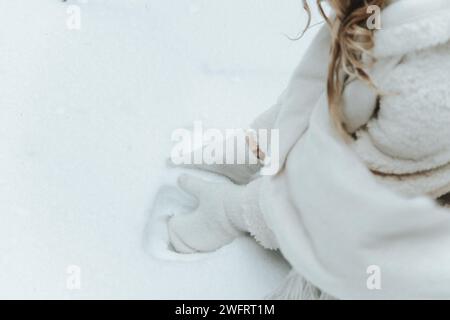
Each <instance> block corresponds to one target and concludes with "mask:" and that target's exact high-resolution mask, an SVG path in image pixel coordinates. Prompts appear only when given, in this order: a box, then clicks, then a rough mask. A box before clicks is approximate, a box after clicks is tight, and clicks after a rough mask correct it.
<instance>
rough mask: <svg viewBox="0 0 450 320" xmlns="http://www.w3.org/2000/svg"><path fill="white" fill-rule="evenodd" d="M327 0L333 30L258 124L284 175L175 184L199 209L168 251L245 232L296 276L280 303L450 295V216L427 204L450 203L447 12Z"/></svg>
mask: <svg viewBox="0 0 450 320" xmlns="http://www.w3.org/2000/svg"><path fill="white" fill-rule="evenodd" d="M327 2H328V4H329V5H330V6H331V8H332V10H333V14H332V16H331V17H327V16H326V15H325V13H324V10H322V9H321V12H322V14H323V16H324V18H325V19H326V21H327V26H324V27H323V28H322V30H321V31H320V32H319V34H318V35H317V37H316V38H315V40H314V41H313V43H312V45H311V47H310V48H309V50H308V52H307V53H306V55H305V57H304V58H303V60H302V62H301V63H300V65H299V66H298V68H297V69H296V71H295V73H294V75H293V77H292V79H291V82H290V84H289V86H288V88H287V89H286V90H285V92H284V93H283V94H282V96H281V97H280V99H279V101H278V103H277V104H276V105H275V106H274V107H272V108H271V109H270V110H268V111H267V112H265V113H264V114H263V115H261V116H260V117H259V118H257V119H256V120H255V122H254V123H253V126H252V127H253V128H255V129H260V128H264V129H278V130H279V133H280V139H279V151H280V152H279V160H280V164H282V165H281V167H280V170H279V171H278V173H277V174H276V175H273V176H263V177H256V178H255V176H256V175H257V172H258V169H259V166H257V165H248V166H246V165H235V166H218V165H214V166H208V165H205V166H200V167H201V168H202V169H205V170H209V171H214V172H216V173H220V174H222V175H225V176H227V177H229V178H230V180H231V181H230V182H228V183H214V184H212V183H211V182H206V181H203V180H200V179H197V178H194V177H191V176H186V175H183V176H181V177H180V179H179V185H180V187H181V188H182V189H184V190H185V191H187V192H189V193H191V194H193V195H194V196H196V197H197V198H198V200H199V206H198V208H197V209H196V210H195V212H193V213H192V214H190V215H176V216H174V217H173V218H172V219H171V220H170V221H169V225H168V229H169V235H170V240H171V243H172V245H173V247H174V248H175V249H176V250H177V251H179V252H182V253H193V252H208V251H213V250H216V249H218V248H220V247H222V246H224V245H226V244H228V243H230V242H231V241H233V240H234V239H235V238H236V237H239V236H241V235H242V234H245V233H250V234H252V235H253V236H254V237H255V238H256V240H257V241H258V242H259V243H260V244H261V245H263V246H264V247H266V248H269V249H280V250H281V252H282V253H283V255H284V256H285V258H286V259H287V260H288V261H289V262H290V263H291V265H292V267H293V271H292V272H291V273H290V275H289V276H288V278H287V279H286V281H285V283H284V284H283V285H282V286H280V288H279V289H278V290H277V291H276V292H275V293H274V295H273V296H272V298H297V299H306V298H313V299H320V298H321V299H326V298H331V297H336V298H340V299H348V298H449V297H450V272H449V271H448V270H449V267H450V255H449V254H448V253H447V252H448V248H449V247H450V215H448V211H447V210H446V209H444V208H443V207H439V206H438V205H437V204H436V203H435V202H434V201H431V200H430V199H432V200H436V199H444V198H445V195H446V194H448V193H450V140H449V138H450V2H449V1H448V0H391V1H388V0H367V1H360V0H328V1H327ZM317 4H318V5H319V7H320V8H322V7H321V1H317ZM305 6H306V8H309V7H308V5H307V3H305ZM369 6H377V7H370V8H369ZM374 8H375V9H376V8H380V9H381V10H382V14H381V27H382V28H381V29H380V30H372V29H370V28H368V19H369V17H370V14H371V13H373V12H376V11H373V10H374ZM368 12H369V13H368ZM264 152H267V153H268V154H270V150H264ZM258 156H259V154H255V157H258ZM371 270H375V271H373V272H372V271H371ZM368 273H369V274H368ZM378 273H379V274H378ZM377 275H378V276H379V278H376V277H375V278H371V276H377ZM381 276H382V277H381ZM380 277H381V278H380ZM306 279H307V280H306ZM380 279H383V282H382V283H381V280H380ZM319 288H320V289H319ZM405 288H407V289H406V290H405ZM377 289H378V290H377Z"/></svg>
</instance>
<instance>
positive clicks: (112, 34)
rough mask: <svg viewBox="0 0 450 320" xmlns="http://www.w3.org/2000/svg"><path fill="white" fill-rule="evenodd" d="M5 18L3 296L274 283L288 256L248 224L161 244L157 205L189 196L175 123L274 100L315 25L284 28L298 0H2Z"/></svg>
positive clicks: (265, 287) (196, 294)
mask: <svg viewBox="0 0 450 320" xmlns="http://www.w3.org/2000/svg"><path fill="white" fill-rule="evenodd" d="M70 5H76V6H78V7H79V8H80V10H81V11H80V12H81V30H69V29H68V28H67V26H66V21H67V19H68V17H69V13H68V12H67V9H68V6H70ZM0 21H1V23H2V28H0V146H1V151H0V298H2V299H4V298H7V299H12V298H23V299H48V298H58V299H259V298H263V297H264V296H265V295H266V294H267V293H269V292H270V290H272V289H273V288H274V287H276V286H277V284H278V283H279V282H280V281H281V280H282V279H283V277H284V276H285V275H286V274H287V272H288V269H289V267H288V265H287V264H286V263H285V262H284V261H283V259H282V258H281V257H280V256H279V255H277V254H274V253H271V252H268V251H266V250H263V249H262V248H260V247H259V246H258V245H257V244H256V243H255V242H254V241H253V240H252V239H250V238H243V239H239V240H238V241H235V242H234V243H232V244H231V245H228V246H226V247H225V248H223V249H221V250H219V251H217V252H214V253H211V254H204V255H201V256H197V257H196V258H195V259H194V258H193V259H185V257H178V255H173V254H172V256H170V258H169V255H166V257H167V259H165V256H164V252H163V251H164V249H163V248H162V246H160V247H158V245H157V244H155V243H153V244H150V245H149V243H148V241H150V240H151V239H153V240H151V241H154V239H156V241H157V240H158V232H157V231H155V230H156V229H155V226H156V225H152V224H155V223H156V222H155V221H152V220H149V219H150V216H151V214H152V212H154V211H155V210H156V211H171V212H172V213H173V211H176V210H177V208H178V205H179V203H177V201H176V200H174V201H171V200H170V196H171V195H173V194H174V193H172V194H171V193H170V192H172V191H173V190H176V189H174V188H175V187H174V181H175V178H176V176H177V175H178V174H179V172H180V171H179V170H174V169H169V168H167V167H166V165H165V161H166V158H167V157H168V156H169V154H170V149H171V147H172V142H171V140H170V138H171V133H172V131H173V130H174V129H176V128H180V127H185V126H192V124H193V121H194V120H202V121H203V123H204V124H205V125H207V126H208V127H216V128H222V129H223V128H237V127H246V126H247V124H248V123H249V122H250V120H251V119H252V118H253V117H254V116H255V115H257V114H258V113H260V112H262V111H263V110H265V109H266V108H268V107H269V106H270V105H271V104H272V103H273V102H275V100H276V98H277V96H278V94H279V93H280V92H281V91H282V89H283V87H284V86H285V85H286V84H287V81H288V79H289V76H290V74H291V72H292V70H293V69H294V67H295V66H296V64H297V63H298V61H299V59H300V58H301V55H302V53H303V52H304V50H305V49H306V47H307V45H308V43H309V41H310V39H311V37H312V36H313V35H314V33H315V31H316V30H315V29H316V28H315V29H312V30H311V31H310V32H308V34H307V35H306V36H305V38H303V39H302V40H300V41H296V42H293V41H290V40H288V39H287V38H286V37H285V35H284V34H288V35H290V36H295V35H296V34H297V32H298V31H299V30H301V28H302V27H303V24H304V23H305V22H306V17H305V15H304V13H303V12H302V8H301V1H299V0H284V1H273V0H245V1H242V0H226V1H222V0H165V1H162V0H121V1H120V0H103V1H102V0H84V1H82V0H79V1H76V0H72V1H68V2H61V1H59V0H14V1H11V0H0ZM161 188H162V189H161ZM161 190H163V193H164V190H166V191H167V190H169V193H168V194H169V198H168V199H169V200H167V199H166V201H165V202H164V201H162V204H161V203H159V204H156V205H155V204H154V200H155V195H156V194H157V193H158V192H159V193H160V194H161ZM170 190H172V191H170ZM180 210H181V209H180ZM159 213H160V212H158V214H159ZM160 231H161V230H160ZM149 232H150V233H149ZM149 239H150V240H149ZM154 247H156V249H155V248H154ZM152 248H153V249H152ZM152 250H153V254H151V253H152ZM158 250H160V251H158ZM178 258H180V259H178ZM71 265H75V266H78V267H79V268H80V270H81V288H80V289H78V290H71V289H70V287H67V280H68V278H69V277H70V274H69V273H68V267H69V266H71Z"/></svg>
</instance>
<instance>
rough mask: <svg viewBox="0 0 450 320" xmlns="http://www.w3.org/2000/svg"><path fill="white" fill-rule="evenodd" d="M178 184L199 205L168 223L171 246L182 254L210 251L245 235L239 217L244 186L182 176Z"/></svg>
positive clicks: (242, 222)
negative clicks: (193, 197)
mask: <svg viewBox="0 0 450 320" xmlns="http://www.w3.org/2000/svg"><path fill="white" fill-rule="evenodd" d="M178 185H179V186H180V188H182V189H183V190H184V191H186V192H187V193H189V194H191V195H193V196H195V197H196V198H197V200H198V202H199V204H198V207H197V209H196V210H195V211H194V212H192V213H190V214H185V215H176V216H174V217H172V218H171V219H170V220H169V225H168V228H169V237H170V241H171V244H172V246H173V247H174V248H175V250H176V251H178V252H181V253H193V252H210V251H214V250H216V249H219V248H220V247H222V246H224V245H226V244H228V243H230V242H231V241H233V240H234V239H236V238H237V237H239V236H241V235H243V234H244V231H245V228H246V227H245V222H244V221H243V220H242V218H241V210H242V209H241V205H242V202H243V200H242V191H243V190H244V189H245V187H243V186H238V185H235V184H233V183H231V182H225V183H217V182H208V181H205V180H202V179H199V178H195V177H193V176H189V175H182V176H180V178H179V179H178Z"/></svg>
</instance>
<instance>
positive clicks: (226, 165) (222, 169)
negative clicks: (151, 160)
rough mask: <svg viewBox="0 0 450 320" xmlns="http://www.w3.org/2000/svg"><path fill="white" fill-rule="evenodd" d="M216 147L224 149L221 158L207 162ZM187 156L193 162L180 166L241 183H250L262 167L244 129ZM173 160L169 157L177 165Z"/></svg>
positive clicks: (170, 162)
mask: <svg viewBox="0 0 450 320" xmlns="http://www.w3.org/2000/svg"><path fill="white" fill-rule="evenodd" d="M239 144H241V145H239ZM214 149H216V150H219V149H220V150H222V152H221V154H220V153H219V155H218V157H219V159H214V160H216V161H215V162H214V163H207V162H206V161H204V159H205V158H206V157H207V156H208V155H209V154H210V152H209V151H210V150H214ZM183 158H184V157H183ZM186 158H187V159H189V160H190V161H191V162H192V163H181V164H180V165H179V166H181V167H184V168H188V169H197V170H203V171H208V172H212V173H216V174H219V175H222V176H225V177H227V178H229V179H230V180H231V181H233V182H234V183H236V184H239V185H243V184H247V183H249V182H250V180H251V179H252V178H253V177H254V176H255V174H256V173H258V172H259V170H260V169H261V167H262V164H261V161H260V160H259V159H258V158H257V157H256V156H255V154H254V153H253V152H252V150H251V148H250V147H249V144H248V137H247V138H246V134H245V132H244V131H242V132H239V133H237V134H235V135H231V136H229V137H228V138H227V139H225V140H223V141H219V142H214V143H212V144H208V145H206V146H205V147H203V148H199V149H196V150H194V151H193V152H192V153H191V154H189V155H188V156H186ZM172 160H174V159H169V165H175V164H174V162H173V161H172ZM196 160H200V163H195V161H196ZM177 162H178V161H177Z"/></svg>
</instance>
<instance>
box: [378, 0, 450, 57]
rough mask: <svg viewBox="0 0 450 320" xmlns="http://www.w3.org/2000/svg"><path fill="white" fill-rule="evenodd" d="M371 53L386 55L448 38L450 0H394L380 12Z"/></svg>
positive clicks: (401, 52) (379, 55)
mask: <svg viewBox="0 0 450 320" xmlns="http://www.w3.org/2000/svg"><path fill="white" fill-rule="evenodd" d="M381 24H382V29H380V30H378V31H377V32H376V33H375V47H374V55H375V57H377V58H385V57H390V56H395V55H403V54H407V53H411V52H414V51H417V50H422V49H426V48H429V47H434V46H437V45H440V44H444V43H446V42H448V41H450V1H449V0H397V1H395V2H394V3H392V4H391V5H389V6H388V7H387V8H386V9H384V10H383V12H382V14H381Z"/></svg>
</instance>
